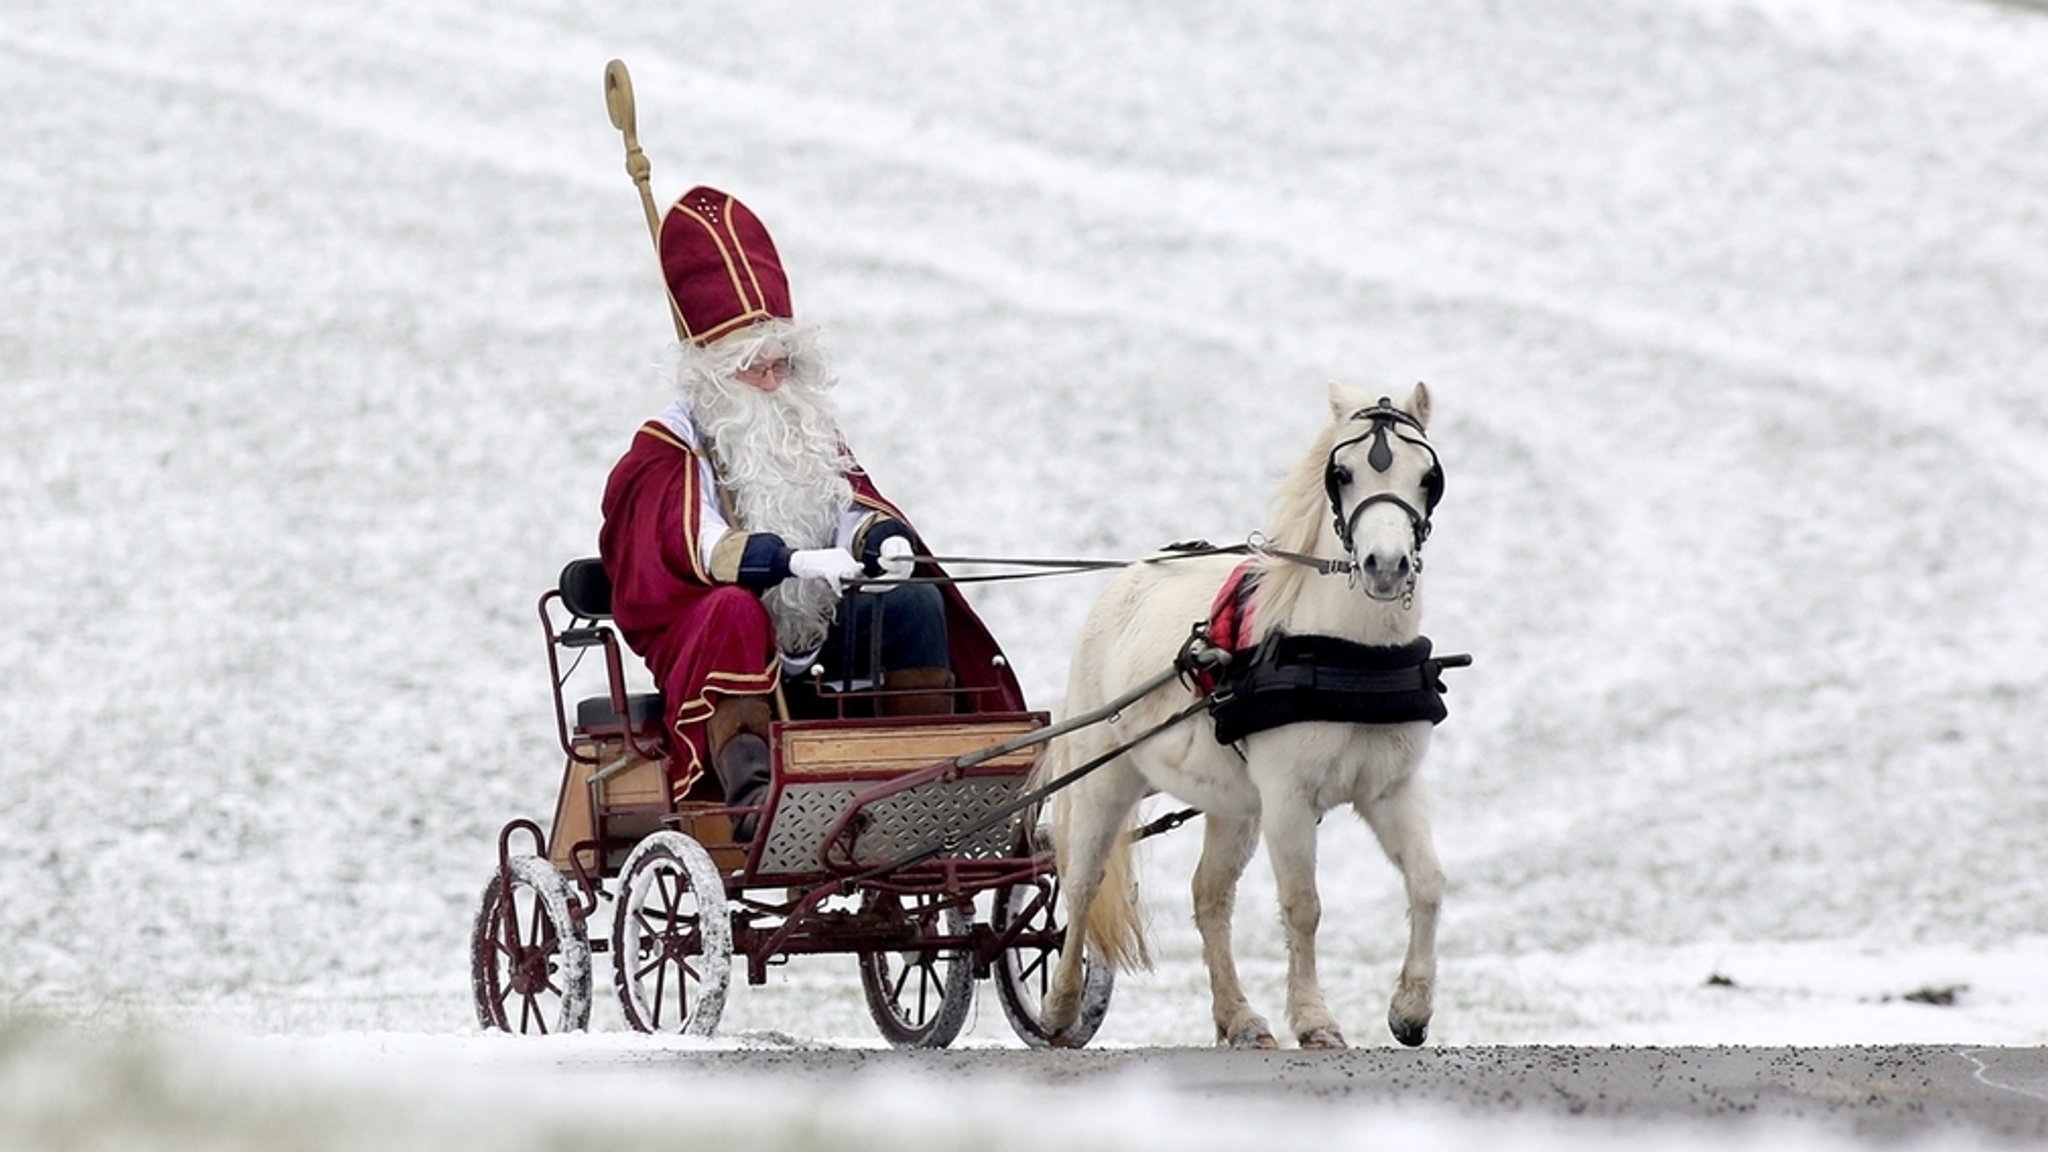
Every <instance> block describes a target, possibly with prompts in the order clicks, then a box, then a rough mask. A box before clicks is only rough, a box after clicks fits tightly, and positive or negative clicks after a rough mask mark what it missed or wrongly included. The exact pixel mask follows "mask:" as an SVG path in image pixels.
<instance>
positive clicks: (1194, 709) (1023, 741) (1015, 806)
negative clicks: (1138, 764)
mask: <svg viewBox="0 0 2048 1152" xmlns="http://www.w3.org/2000/svg"><path fill="white" fill-rule="evenodd" d="M1229 662H1230V653H1228V652H1225V651H1223V650H1222V649H1220V648H1199V647H1197V646H1195V645H1194V644H1193V643H1192V642H1190V644H1188V645H1187V646H1185V647H1183V648H1182V649H1181V655H1180V657H1179V658H1178V659H1176V660H1175V661H1174V662H1173V666H1172V667H1170V668H1167V669H1166V670H1164V671H1162V672H1160V673H1158V674H1157V675H1155V676H1153V677H1152V678H1151V679H1149V680H1147V681H1145V682H1144V683H1143V684H1140V685H1138V686H1137V687H1136V688H1133V689H1131V690H1130V691H1129V692H1126V693H1124V694H1123V695H1121V696H1119V697H1117V698H1116V699H1114V700H1112V701H1110V702H1109V703H1107V704H1104V705H1103V706H1102V707H1100V708H1097V709H1095V710H1094V711H1093V712H1085V713H1082V714H1081V715H1079V716H1072V717H1069V718H1067V719H1065V720H1062V721H1060V722H1059V723H1057V724H1050V725H1047V726H1046V727H1044V728H1039V729H1037V730H1035V731H1031V732H1026V733H1025V734H1023V735H1022V736H1018V737H1015V738H1013V739H1010V740H1006V741H1004V742H1003V743H1001V744H994V745H990V746H989V747H987V748H983V749H980V750H978V751H975V752H969V753H968V754H966V755H964V756H961V757H959V758H958V759H956V760H954V761H953V766H955V767H958V768H972V767H974V766H975V765H976V764H981V763H984V762H986V761H989V760H993V759H995V758H996V757H998V756H1006V755H1008V754H1010V753H1012V752H1016V751H1019V750H1022V749H1025V748H1029V747H1031V746H1032V745H1033V744H1043V743H1046V742H1047V741H1050V740H1052V739H1054V738H1055V737H1059V736H1064V735H1066V734H1067V733H1069V732H1072V731H1074V730H1075V729H1077V728H1085V727H1087V726H1088V725H1090V724H1096V723H1100V722H1101V721H1104V720H1107V719H1109V718H1111V717H1113V716H1115V715H1116V714H1117V713H1119V712H1121V711H1123V710H1124V709H1125V708H1127V707H1129V706H1130V705H1132V704H1134V703H1136V702H1137V701H1139V700H1142V699H1144V698H1145V697H1146V696H1149V695H1151V694H1152V693H1153V692H1154V691H1156V690H1158V689H1159V688H1161V687H1163V686H1165V685H1166V684H1169V683H1171V682H1173V681H1175V680H1178V679H1180V678H1181V677H1182V676H1184V675H1186V674H1187V672H1188V669H1187V668H1184V667H1183V665H1184V664H1199V665H1203V666H1205V667H1208V666H1217V667H1220V666H1222V665H1226V664H1228V663H1229ZM1208 707H1209V698H1208V697H1207V696H1202V697H1200V698H1198V699H1196V701H1195V702H1194V703H1192V704H1190V705H1188V706H1187V707H1185V708H1183V709H1181V710H1180V711H1178V712H1176V713H1174V714H1173V715H1171V716H1169V717H1167V718H1166V719H1164V720H1162V721H1160V722H1159V723H1157V724H1154V725H1153V726H1152V727H1150V728H1147V729H1145V730H1144V731H1143V732H1140V733H1138V734H1137V735H1136V736H1133V737H1131V738H1130V739H1129V740H1126V741H1124V742H1123V743H1122V744H1119V745H1117V746H1116V747H1114V748H1111V749H1110V750H1109V751H1107V752H1104V753H1103V754H1102V755H1100V756H1097V757H1096V758H1095V759H1093V760H1090V761H1088V762H1087V763H1086V764H1083V765H1081V766H1080V767H1078V768H1075V769H1073V770H1071V771H1068V772H1065V773H1062V774H1061V775H1060V776H1058V777H1056V778H1055V779H1053V780H1050V781H1048V782H1047V783H1045V784H1044V785H1041V786H1040V787H1037V788H1033V789H1032V790H1031V791H1029V792H1026V793H1025V794H1024V795H1022V796H1019V797H1018V798H1017V799H1015V800H1013V801H1011V802H1010V803H1008V804H1006V805H1004V806H1003V807H1001V808H999V809H997V810H996V811H994V812H991V813H989V814H988V815H986V816H984V817H982V818H981V819H980V820H978V821H976V822H975V823H974V824H973V825H971V826H969V827H967V828H963V829H960V830H959V831H957V832H952V833H948V834H947V836H946V837H945V839H943V840H941V841H939V842H938V843H936V844H931V845H927V846H926V847H924V848H920V849H918V850H917V851H915V852H912V853H910V854H908V855H906V856H903V857H900V858H898V859H896V860H891V861H889V862H888V863H886V864H877V865H875V866H874V867H872V868H869V869H867V870H866V871H863V872H859V873H856V874H854V875H852V876H848V877H847V878H845V879H844V880H842V881H841V882H840V886H841V889H842V890H843V891H845V892H847V893H849V894H850V893H851V892H852V891H853V890H854V889H855V888H856V887H858V886H859V885H860V884H861V883H863V882H865V881H868V880H873V879H875V878H877V877H880V876H886V875H888V874H889V873H891V872H894V871H897V870H898V869H901V868H909V867H911V866H913V865H917V864H922V863H924V862H925V861H926V860H929V859H931V858H932V857H934V856H937V855H938V854H939V853H941V852H945V851H948V850H950V849H952V848H954V847H956V846H957V845H959V844H960V843H962V842H963V841H966V840H968V839H971V838H972V837H975V836H978V835H980V834H981V833H983V832H986V831H988V830H989V829H991V828H994V827H996V826H997V825H999V824H1002V823H1005V822H1007V821H1008V820H1009V819H1010V817H1012V816H1015V815H1016V814H1017V813H1019V812H1022V811H1024V810H1026V809H1028V808H1030V807H1032V806H1033V805H1036V804H1038V803H1040V802H1042V801H1044V800H1045V799H1046V798H1047V797H1049V796H1051V795H1052V794H1053V793H1055V792H1058V791H1059V790H1060V789H1062V788H1065V787H1067V786H1068V785H1070V784H1073V783H1074V782H1075V781H1077V780H1079V779H1081V778H1082V777H1084V776H1086V775H1088V774H1089V773H1091V772H1093V771H1095V770H1096V769H1098V768H1100V767H1102V766H1103V765H1105V764H1107V763H1109V762H1110V761H1111V760H1114V759H1116V758H1117V757H1119V756H1121V755H1123V754H1124V753H1126V752H1129V751H1130V750H1131V749H1133V748H1136V747H1137V746H1138V745H1140V744H1143V743H1144V742H1145V741H1147V740H1150V739H1151V738H1152V737H1154V736H1157V735H1159V734H1160V733H1161V732H1164V731H1166V730H1167V729H1168V728H1171V727H1173V726H1174V725H1176V724H1179V723H1182V722H1183V721H1186V720H1189V719H1192V718H1193V717H1195V716H1197V715H1199V714H1200V713H1201V712H1202V711H1203V710H1205V709H1207V708H1208ZM1176 815H1178V816H1179V819H1175V818H1174V817H1173V816H1169V817H1166V818H1165V819H1164V820H1160V821H1154V825H1164V826H1163V827H1154V826H1153V825H1148V826H1147V827H1146V828H1145V829H1142V830H1141V838H1142V836H1145V835H1156V834H1157V833H1158V832H1163V831H1166V829H1167V828H1169V827H1172V826H1174V825H1176V824H1178V823H1180V821H1181V820H1185V819H1187V816H1186V815H1180V814H1176ZM1168 821H1171V823H1168Z"/></svg>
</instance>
